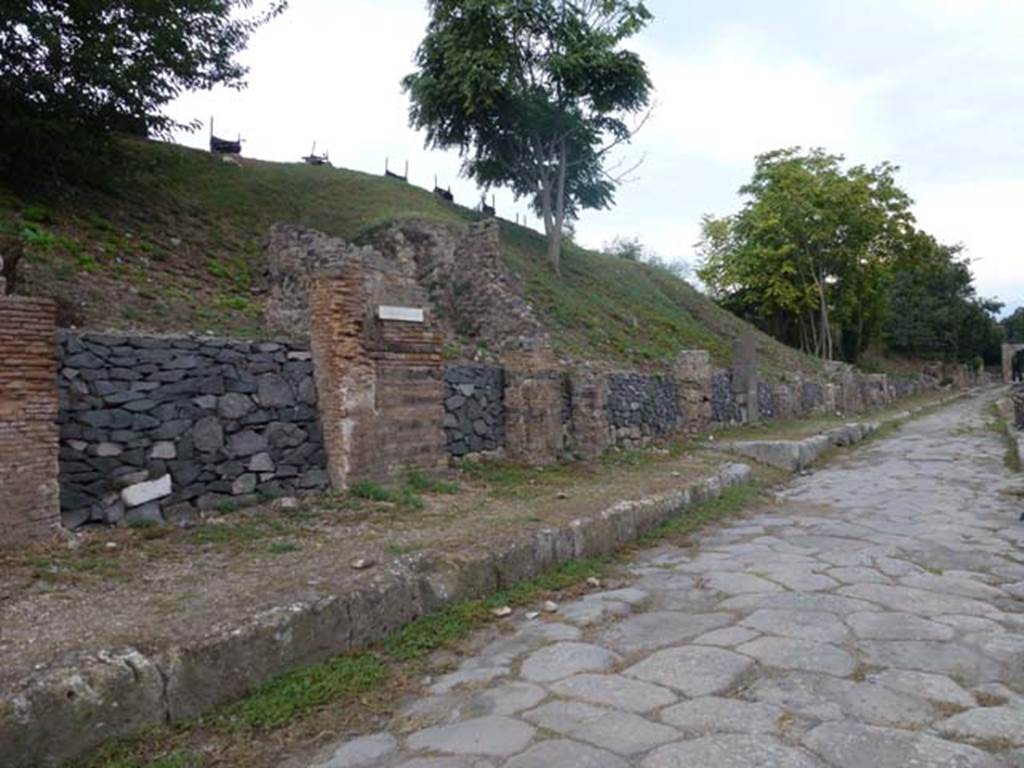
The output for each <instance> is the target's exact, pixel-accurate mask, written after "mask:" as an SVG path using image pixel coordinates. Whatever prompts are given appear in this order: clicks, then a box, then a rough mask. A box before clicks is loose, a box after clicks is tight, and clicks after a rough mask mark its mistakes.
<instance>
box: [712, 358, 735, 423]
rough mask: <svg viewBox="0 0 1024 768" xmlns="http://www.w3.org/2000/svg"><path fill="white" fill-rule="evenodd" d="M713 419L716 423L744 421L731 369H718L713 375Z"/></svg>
mask: <svg viewBox="0 0 1024 768" xmlns="http://www.w3.org/2000/svg"><path fill="white" fill-rule="evenodd" d="M711 420H712V421H713V422H715V423H716V424H740V423H742V421H743V413H742V412H741V411H740V406H739V403H737V402H736V395H735V393H734V392H733V388H732V375H731V374H730V372H729V371H716V372H715V373H714V374H712V376H711Z"/></svg>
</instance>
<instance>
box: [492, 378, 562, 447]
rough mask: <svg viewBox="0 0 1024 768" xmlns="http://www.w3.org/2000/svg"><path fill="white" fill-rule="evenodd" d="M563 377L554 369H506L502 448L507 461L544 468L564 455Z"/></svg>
mask: <svg viewBox="0 0 1024 768" xmlns="http://www.w3.org/2000/svg"><path fill="white" fill-rule="evenodd" d="M564 396H565V374H564V373H563V372H562V371H560V370H557V369H551V368H547V367H533V366H529V365H525V366H524V365H513V366H509V367H507V368H506V369H505V435H506V438H505V447H506V452H507V453H508V456H509V458H512V459H515V460H517V461H524V462H527V463H530V464H535V465H543V464H552V463H554V462H555V461H558V460H559V459H560V458H562V456H563V455H564V454H565V453H566V451H567V440H566V432H567V431H568V430H570V429H571V416H572V405H571V403H570V407H569V418H570V423H567V422H566V421H565V418H566V413H565V400H564Z"/></svg>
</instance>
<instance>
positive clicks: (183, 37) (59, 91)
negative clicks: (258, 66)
mask: <svg viewBox="0 0 1024 768" xmlns="http://www.w3.org/2000/svg"><path fill="white" fill-rule="evenodd" d="M268 2H269V3H270V4H269V6H267V7H265V8H264V9H263V10H256V9H255V8H254V5H253V0H147V2H144V3H141V2H134V1H133V0H105V1H104V2H98V1H97V0H25V2H21V3H18V2H14V3H10V2H8V3H5V4H4V11H3V14H0V115H3V118H2V120H0V161H4V160H6V164H7V165H8V166H10V167H13V168H15V169H16V170H25V168H24V166H25V165H26V163H34V162H37V161H39V160H41V159H45V158H46V157H47V156H48V155H49V154H50V153H52V152H55V151H56V152H59V151H60V150H61V149H62V148H63V147H64V144H63V143H61V137H68V136H82V135H86V136H91V137H98V136H103V135H105V134H108V133H110V132H112V131H121V132H128V133H136V134H141V135H149V134H157V135H160V134H164V133H166V132H167V131H168V130H169V129H170V128H172V127H173V123H172V121H171V120H170V119H169V118H168V117H167V116H165V115H163V114H161V109H162V108H163V107H164V105H166V104H167V103H168V102H170V101H171V100H172V99H174V98H175V97H176V96H177V95H178V94H180V93H181V92H183V91H186V90H197V89H207V88H211V87H213V86H214V85H226V86H229V87H235V88H238V87H241V86H242V85H243V84H244V76H245V74H246V68H245V67H244V66H242V65H241V64H239V63H238V62H237V61H236V59H235V57H236V55H237V54H238V53H239V52H241V51H242V50H244V48H245V47H246V44H247V42H248V40H249V36H250V35H251V34H252V33H253V31H254V30H255V29H256V28H258V27H259V26H260V25H262V24H264V23H265V22H266V21H268V20H269V19H271V18H273V17H274V16H276V15H277V14H279V13H280V12H281V11H282V10H283V9H284V7H285V4H286V3H285V0H268ZM22 160H24V161H26V162H23V163H19V161H22Z"/></svg>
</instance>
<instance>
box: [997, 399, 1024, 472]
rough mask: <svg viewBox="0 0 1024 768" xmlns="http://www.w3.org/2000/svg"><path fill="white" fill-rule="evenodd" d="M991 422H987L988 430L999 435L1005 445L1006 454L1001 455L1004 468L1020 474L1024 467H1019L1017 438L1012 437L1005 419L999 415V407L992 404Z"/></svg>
mask: <svg viewBox="0 0 1024 768" xmlns="http://www.w3.org/2000/svg"><path fill="white" fill-rule="evenodd" d="M992 413H993V418H992V421H990V422H989V428H990V429H991V430H992V431H993V432H995V433H996V434H997V435H999V436H1000V437H1001V438H1002V439H1003V442H1004V443H1005V444H1006V452H1005V453H1004V454H1003V463H1004V464H1006V468H1007V469H1009V470H1010V471H1011V472H1021V471H1022V470H1024V467H1022V466H1021V461H1020V449H1019V448H1018V447H1017V438H1016V437H1015V436H1014V434H1013V431H1012V430H1011V429H1010V425H1009V424H1008V423H1007V422H1006V419H1004V418H1003V417H1002V415H1001V414H1000V413H999V407H998V406H997V405H996V404H995V403H993V404H992Z"/></svg>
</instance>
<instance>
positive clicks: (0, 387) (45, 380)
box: [0, 296, 60, 548]
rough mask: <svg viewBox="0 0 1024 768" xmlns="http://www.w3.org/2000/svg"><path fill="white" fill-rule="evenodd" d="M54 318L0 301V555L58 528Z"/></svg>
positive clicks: (15, 301)
mask: <svg viewBox="0 0 1024 768" xmlns="http://www.w3.org/2000/svg"><path fill="white" fill-rule="evenodd" d="M56 325H57V311H56V307H55V306H54V304H53V302H51V301H49V300H45V299H31V298H23V297H14V296H0V547H4V548H8V547H13V546H18V545H21V544H24V543H25V542H27V541H29V540H31V539H34V538H42V537H45V536H47V535H49V534H51V533H52V532H53V528H54V526H56V525H59V523H60V491H59V486H58V481H57V451H58V435H57V361H56V333H57V328H56Z"/></svg>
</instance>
